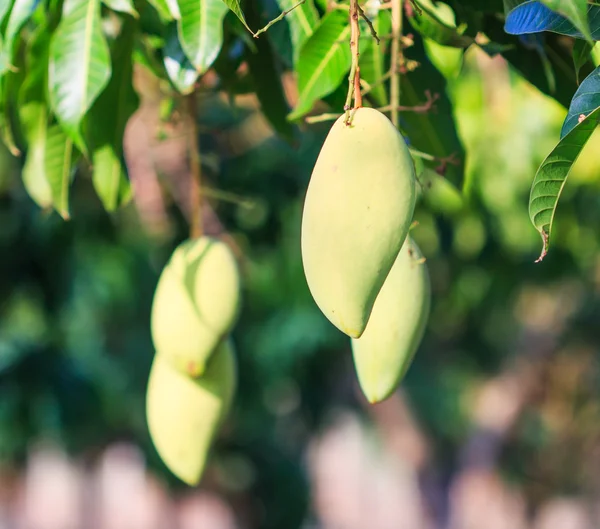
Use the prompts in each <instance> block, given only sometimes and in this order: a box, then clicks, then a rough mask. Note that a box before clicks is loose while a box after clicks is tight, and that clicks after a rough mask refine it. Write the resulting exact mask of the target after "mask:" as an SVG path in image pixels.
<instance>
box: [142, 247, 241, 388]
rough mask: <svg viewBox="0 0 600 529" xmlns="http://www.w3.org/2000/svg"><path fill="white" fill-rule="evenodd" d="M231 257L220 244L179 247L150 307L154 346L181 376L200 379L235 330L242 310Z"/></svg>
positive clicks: (235, 269) (236, 270)
mask: <svg viewBox="0 0 600 529" xmlns="http://www.w3.org/2000/svg"><path fill="white" fill-rule="evenodd" d="M240 297H241V294H240V277H239V271H238V267H237V263H236V260H235V256H234V255H233V253H232V252H231V250H230V249H229V247H228V246H227V245H226V244H225V243H224V242H222V241H220V240H218V239H215V238H212V237H201V238H199V239H193V240H189V241H186V242H184V243H182V244H181V245H180V246H178V247H177V248H176V249H175V251H174V252H173V255H172V256H171V259H170V260H169V262H168V263H167V265H166V266H165V269H164V270H163V272H162V274H161V276H160V279H159V280H158V284H157V286H156V290H155V293H154V300H153V302H152V313H151V331H152V341H153V342H154V347H155V349H156V350H157V351H160V353H161V354H162V355H163V356H165V357H167V358H169V360H170V361H171V363H172V364H173V365H174V366H175V367H176V368H177V369H179V370H180V371H182V372H185V373H187V374H189V375H191V376H195V377H196V376H200V375H202V373H203V372H204V370H205V366H206V362H207V361H208V359H209V358H210V356H211V355H212V353H213V351H214V350H215V348H216V347H217V346H218V345H219V343H220V342H221V341H222V339H223V337H224V336H226V335H227V334H228V333H229V332H230V330H231V329H232V328H233V326H234V325H235V322H236V320H237V317H238V314H239V307H240Z"/></svg>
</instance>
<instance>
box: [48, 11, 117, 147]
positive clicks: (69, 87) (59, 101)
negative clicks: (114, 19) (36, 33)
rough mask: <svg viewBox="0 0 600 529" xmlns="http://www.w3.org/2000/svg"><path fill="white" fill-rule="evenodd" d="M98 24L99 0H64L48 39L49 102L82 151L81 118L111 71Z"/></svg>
mask: <svg viewBox="0 0 600 529" xmlns="http://www.w3.org/2000/svg"><path fill="white" fill-rule="evenodd" d="M101 24H102V20H101V18H100V2H99V0H65V3H64V5H63V16H62V19H61V21H60V24H59V25H58V28H57V29H56V32H55V33H54V35H53V37H52V41H51V43H50V67H49V78H48V81H49V90H50V104H51V106H52V109H53V110H54V113H55V114H56V117H57V119H58V121H59V123H60V124H61V126H62V127H63V128H64V130H65V132H66V133H67V134H68V135H69V137H71V138H72V139H73V141H74V142H75V144H76V145H77V146H78V147H79V148H80V149H81V150H82V151H83V152H85V146H84V142H83V138H82V136H81V131H80V125H81V122H82V120H83V118H84V116H85V114H86V112H87V111H88V110H89V108H90V107H91V106H92V103H93V102H94V101H95V100H96V98H97V97H98V96H99V95H100V93H101V92H102V90H103V89H104V88H105V87H106V85H107V83H108V81H109V79H110V73H111V64H110V52H109V49H108V44H107V43H106V39H105V37H104V34H103V33H102V26H101Z"/></svg>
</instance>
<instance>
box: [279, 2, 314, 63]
mask: <svg viewBox="0 0 600 529" xmlns="http://www.w3.org/2000/svg"><path fill="white" fill-rule="evenodd" d="M277 4H278V5H279V8H280V9H281V11H289V10H290V9H291V8H292V7H294V6H295V5H296V4H297V2H296V1H295V0H277ZM285 20H287V23H288V25H289V27H290V37H291V39H292V49H293V57H294V64H297V62H298V57H299V56H300V50H301V49H302V46H303V45H304V43H305V42H306V41H307V40H308V38H309V37H310V36H311V35H312V34H313V33H314V31H315V28H316V27H317V26H318V24H319V14H318V13H317V10H316V9H315V6H314V4H313V2H312V0H306V1H305V2H304V3H303V4H301V5H299V6H297V7H294V9H293V10H292V11H289V13H288V14H287V15H286V16H285Z"/></svg>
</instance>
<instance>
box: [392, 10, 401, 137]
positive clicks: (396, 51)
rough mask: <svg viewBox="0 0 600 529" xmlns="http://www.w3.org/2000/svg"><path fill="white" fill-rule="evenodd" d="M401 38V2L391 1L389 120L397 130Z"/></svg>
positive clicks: (398, 122)
mask: <svg viewBox="0 0 600 529" xmlns="http://www.w3.org/2000/svg"><path fill="white" fill-rule="evenodd" d="M401 37H402V0H392V49H391V64H390V72H391V75H392V78H391V82H390V106H391V116H390V119H391V120H392V123H393V124H394V127H396V128H398V125H399V124H400V121H399V119H398V108H399V107H400V53H401V51H400V38H401Z"/></svg>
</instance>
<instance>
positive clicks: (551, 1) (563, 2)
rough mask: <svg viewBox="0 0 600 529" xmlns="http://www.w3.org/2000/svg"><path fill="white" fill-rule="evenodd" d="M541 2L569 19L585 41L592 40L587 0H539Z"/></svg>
mask: <svg viewBox="0 0 600 529" xmlns="http://www.w3.org/2000/svg"><path fill="white" fill-rule="evenodd" d="M541 2H542V3H543V4H544V5H546V6H547V7H549V8H550V9H552V10H553V11H555V12H557V13H560V14H561V15H563V16H564V17H565V18H567V19H568V20H570V21H571V22H572V23H573V25H574V26H575V27H576V28H577V29H578V30H579V31H580V32H581V34H582V35H583V36H584V37H585V39H586V40H587V41H591V40H592V33H591V31H590V24H589V22H588V2H587V0H541Z"/></svg>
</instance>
